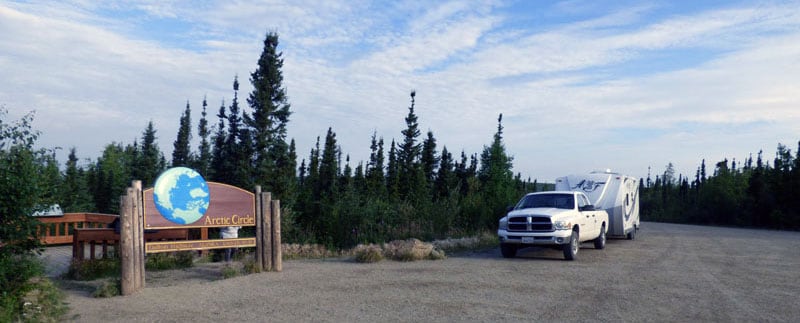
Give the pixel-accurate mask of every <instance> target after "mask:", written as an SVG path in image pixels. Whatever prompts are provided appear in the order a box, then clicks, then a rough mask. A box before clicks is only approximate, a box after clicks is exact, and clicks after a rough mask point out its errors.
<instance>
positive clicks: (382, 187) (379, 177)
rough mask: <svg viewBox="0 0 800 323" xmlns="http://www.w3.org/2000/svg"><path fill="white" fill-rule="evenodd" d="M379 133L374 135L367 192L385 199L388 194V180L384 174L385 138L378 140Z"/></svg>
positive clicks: (368, 170)
mask: <svg viewBox="0 0 800 323" xmlns="http://www.w3.org/2000/svg"><path fill="white" fill-rule="evenodd" d="M376 136H377V133H376V132H373V133H372V143H371V145H370V149H371V151H372V152H371V153H370V155H369V163H368V164H367V170H366V175H365V176H366V181H367V184H366V185H367V190H368V192H369V193H370V194H372V195H373V196H376V197H384V195H385V193H386V178H385V177H384V172H383V138H380V139H377V138H376Z"/></svg>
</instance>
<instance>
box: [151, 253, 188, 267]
mask: <svg viewBox="0 0 800 323" xmlns="http://www.w3.org/2000/svg"><path fill="white" fill-rule="evenodd" d="M192 266H194V251H180V252H174V253H154V254H150V255H148V256H147V259H146V260H145V269H148V270H168V269H181V268H189V267H192Z"/></svg>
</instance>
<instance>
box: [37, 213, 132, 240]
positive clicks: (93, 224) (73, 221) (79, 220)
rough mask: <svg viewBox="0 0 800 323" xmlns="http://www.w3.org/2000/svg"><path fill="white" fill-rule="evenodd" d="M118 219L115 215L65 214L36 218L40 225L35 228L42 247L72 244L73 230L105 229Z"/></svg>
mask: <svg viewBox="0 0 800 323" xmlns="http://www.w3.org/2000/svg"><path fill="white" fill-rule="evenodd" d="M117 218H119V216H118V215H115V214H101V213H66V214H64V215H63V216H55V217H37V219H38V220H39V222H41V224H40V225H39V227H38V228H37V233H38V236H39V240H40V241H41V242H42V243H43V244H44V245H48V246H50V245H58V244H69V243H72V240H73V234H74V231H75V229H86V228H107V227H108V226H109V224H110V223H112V222H114V220H116V219H117Z"/></svg>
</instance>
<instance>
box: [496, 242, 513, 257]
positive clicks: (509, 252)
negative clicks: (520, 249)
mask: <svg viewBox="0 0 800 323" xmlns="http://www.w3.org/2000/svg"><path fill="white" fill-rule="evenodd" d="M500 253H501V254H503V258H514V257H516V256H517V245H513V244H508V243H501V244H500Z"/></svg>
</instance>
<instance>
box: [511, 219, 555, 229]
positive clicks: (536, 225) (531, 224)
mask: <svg viewBox="0 0 800 323" xmlns="http://www.w3.org/2000/svg"><path fill="white" fill-rule="evenodd" d="M508 231H515V232H551V231H553V223H552V222H550V218H548V217H542V216H517V217H513V218H509V219H508Z"/></svg>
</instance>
